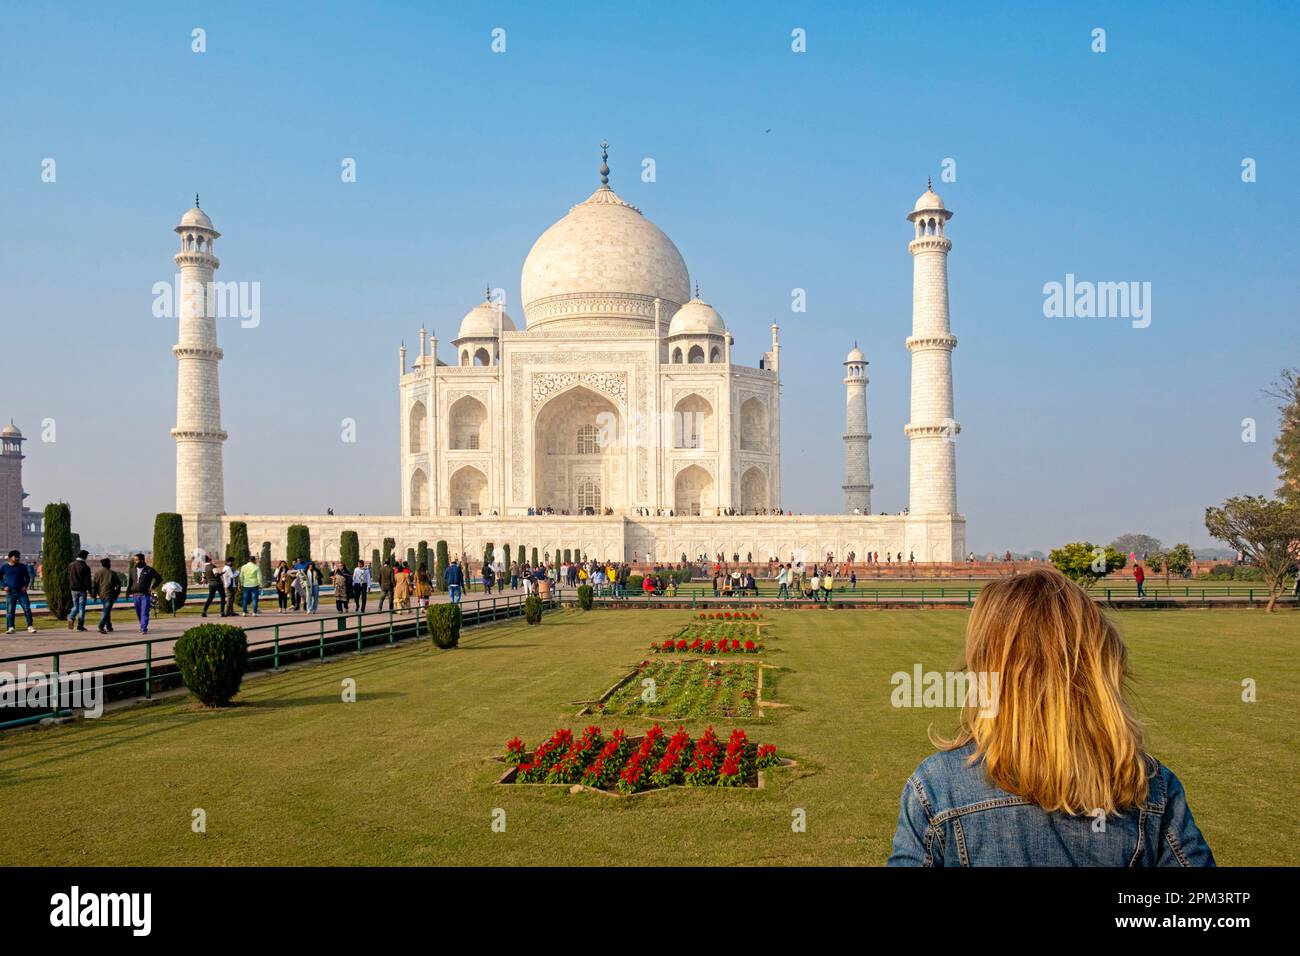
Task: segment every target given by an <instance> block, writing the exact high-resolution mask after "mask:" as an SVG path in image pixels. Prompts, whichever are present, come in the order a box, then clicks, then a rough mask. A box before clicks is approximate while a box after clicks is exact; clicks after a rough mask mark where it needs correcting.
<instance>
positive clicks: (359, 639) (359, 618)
mask: <svg viewBox="0 0 1300 956" xmlns="http://www.w3.org/2000/svg"><path fill="white" fill-rule="evenodd" d="M357 650H358V651H360V650H361V613H360V612H357Z"/></svg>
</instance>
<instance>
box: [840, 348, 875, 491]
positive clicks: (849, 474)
mask: <svg viewBox="0 0 1300 956" xmlns="http://www.w3.org/2000/svg"><path fill="white" fill-rule="evenodd" d="M844 368H845V369H846V371H845V373H844V393H845V394H844V408H845V413H844V486H843V487H844V513H845V514H864V515H869V514H871V458H870V455H869V453H868V444H869V443H870V441H871V434H870V433H869V432H868V431H867V382H868V381H869V380H868V378H867V359H866V357H865V356H864V355H863V354H862V350H861V349H860V348H858V343H856V342H854V343H853V350H852V351H851V352H849V355H848V358H846V359H845V360H844Z"/></svg>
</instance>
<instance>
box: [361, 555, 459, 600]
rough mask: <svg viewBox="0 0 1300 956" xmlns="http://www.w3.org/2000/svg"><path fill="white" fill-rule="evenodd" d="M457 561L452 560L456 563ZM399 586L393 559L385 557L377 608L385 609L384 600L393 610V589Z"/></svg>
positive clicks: (380, 576)
mask: <svg viewBox="0 0 1300 956" xmlns="http://www.w3.org/2000/svg"><path fill="white" fill-rule="evenodd" d="M455 563H456V562H454V561H453V562H452V564H455ZM396 587H397V575H396V572H394V570H393V559H392V558H385V559H384V566H383V567H382V568H380V569H379V607H378V608H376V610H379V611H382V610H383V609H384V602H385V601H387V602H388V610H389V612H390V613H391V612H392V610H393V590H394V588H396Z"/></svg>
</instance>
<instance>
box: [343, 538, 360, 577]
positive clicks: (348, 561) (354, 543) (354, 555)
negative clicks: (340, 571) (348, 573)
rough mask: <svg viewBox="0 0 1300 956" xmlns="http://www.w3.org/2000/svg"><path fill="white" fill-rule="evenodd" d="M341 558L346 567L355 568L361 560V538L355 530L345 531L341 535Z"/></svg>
mask: <svg viewBox="0 0 1300 956" xmlns="http://www.w3.org/2000/svg"><path fill="white" fill-rule="evenodd" d="M339 560H340V561H342V562H343V566H344V567H345V568H355V567H356V566H357V562H359V561H360V560H361V540H360V539H359V538H358V537H357V533H356V532H355V531H344V532H343V533H342V534H340V535H339Z"/></svg>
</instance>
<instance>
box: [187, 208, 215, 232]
mask: <svg viewBox="0 0 1300 956" xmlns="http://www.w3.org/2000/svg"><path fill="white" fill-rule="evenodd" d="M181 225H182V226H202V227H203V228H204V229H211V228H212V220H211V219H209V218H208V214H207V213H206V212H204V211H203V210H202V209H200V208H199V207H198V206H191V207H190V208H189V209H186V210H185V215H183V216H181Z"/></svg>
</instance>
